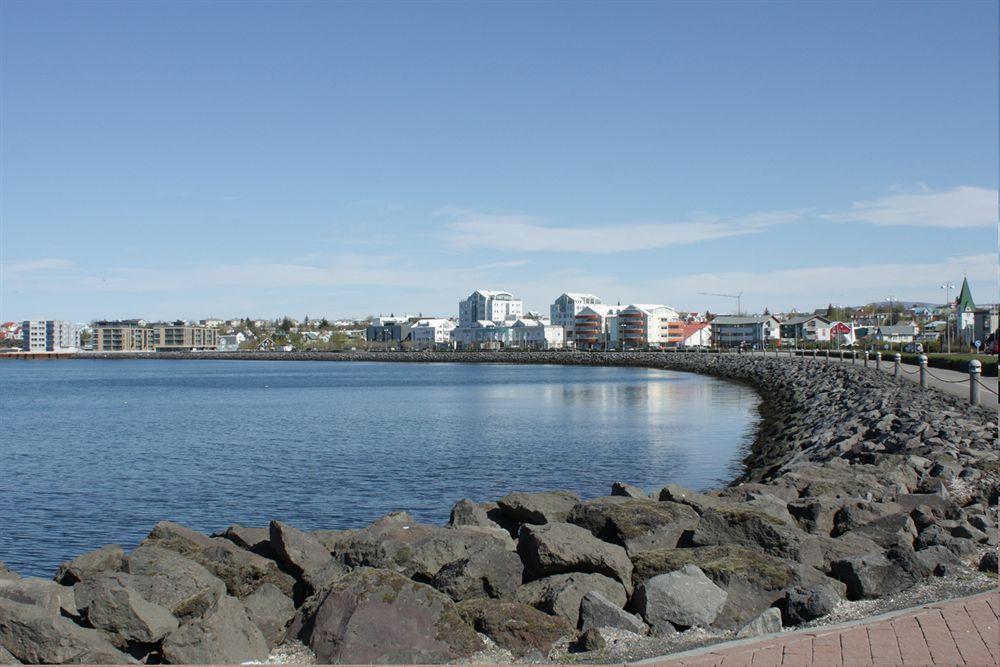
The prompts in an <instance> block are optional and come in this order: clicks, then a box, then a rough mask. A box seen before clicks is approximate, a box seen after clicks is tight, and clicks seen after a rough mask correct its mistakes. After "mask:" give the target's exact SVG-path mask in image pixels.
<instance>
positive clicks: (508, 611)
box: [458, 599, 573, 659]
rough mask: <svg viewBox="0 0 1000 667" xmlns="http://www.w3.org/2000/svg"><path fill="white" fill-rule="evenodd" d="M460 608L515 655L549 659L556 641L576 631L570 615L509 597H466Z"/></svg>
mask: <svg viewBox="0 0 1000 667" xmlns="http://www.w3.org/2000/svg"><path fill="white" fill-rule="evenodd" d="M458 612H459V613H460V614H461V615H462V617H463V618H464V619H466V621H467V622H469V623H470V624H471V625H472V627H473V628H475V630H476V632H480V633H482V634H484V635H486V636H487V637H489V638H490V639H492V640H493V641H494V642H496V644H497V645H498V646H499V647H500V648H504V649H507V650H508V651H510V652H511V653H512V654H513V655H514V657H515V658H523V657H525V656H535V657H537V658H539V659H545V658H546V657H547V656H548V654H549V651H551V650H552V645H553V644H555V643H556V642H557V641H559V640H560V639H562V638H563V637H567V636H570V635H572V634H573V628H572V627H571V626H570V624H569V622H568V621H566V619H564V618H562V617H560V616H551V615H549V614H545V613H542V612H541V611H538V610H537V609H535V608H534V607H531V606H528V605H526V604H521V603H519V602H512V601H509V600H486V599H477V600H466V601H464V602H461V603H459V605H458Z"/></svg>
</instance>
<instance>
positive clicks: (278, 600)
mask: <svg viewBox="0 0 1000 667" xmlns="http://www.w3.org/2000/svg"><path fill="white" fill-rule="evenodd" d="M243 606H244V607H245V608H246V613H247V617H248V618H249V619H250V621H251V622H252V623H253V624H254V625H256V626H257V629H258V630H260V632H261V634H262V635H263V636H264V639H265V641H267V645H268V647H269V648H274V647H275V646H277V645H278V644H280V643H281V641H282V640H283V639H284V637H285V630H287V629H288V626H289V625H290V624H291V622H292V619H293V618H294V617H295V603H294V602H292V599H291V598H290V597H288V596H287V595H285V594H284V593H282V592H281V590H280V589H278V587H277V586H275V585H274V584H262V585H261V587H260V588H258V589H257V590H256V591H254V592H253V594H252V595H250V596H249V597H248V598H247V599H245V600H244V601H243Z"/></svg>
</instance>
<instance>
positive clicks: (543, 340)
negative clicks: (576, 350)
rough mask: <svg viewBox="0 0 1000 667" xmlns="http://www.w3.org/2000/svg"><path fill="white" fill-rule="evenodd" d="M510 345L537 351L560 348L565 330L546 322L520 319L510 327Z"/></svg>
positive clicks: (559, 325) (563, 340) (560, 326)
mask: <svg viewBox="0 0 1000 667" xmlns="http://www.w3.org/2000/svg"><path fill="white" fill-rule="evenodd" d="M510 344H511V346H512V347H527V348H533V349H537V350H551V349H556V348H560V347H563V345H564V344H565V328H564V327H563V326H562V325H561V324H552V323H551V322H549V321H548V320H536V319H526V318H521V319H519V320H517V321H516V322H514V325H513V326H512V327H511V330H510Z"/></svg>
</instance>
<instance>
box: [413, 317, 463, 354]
mask: <svg viewBox="0 0 1000 667" xmlns="http://www.w3.org/2000/svg"><path fill="white" fill-rule="evenodd" d="M454 328H455V323H454V322H452V321H451V320H449V319H445V318H432V319H425V320H418V321H416V322H414V323H413V324H412V325H411V326H410V342H412V343H413V347H415V348H418V349H427V348H434V347H444V346H447V345H448V344H449V343H451V332H452V330H453V329H454Z"/></svg>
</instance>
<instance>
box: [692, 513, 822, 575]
mask: <svg viewBox="0 0 1000 667" xmlns="http://www.w3.org/2000/svg"><path fill="white" fill-rule="evenodd" d="M691 542H692V544H694V545H695V546H713V545H724V544H736V545H740V546H745V547H751V548H757V549H760V550H761V551H763V552H764V553H766V554H770V555H772V556H777V557H778V558H785V559H788V560H793V561H796V562H799V563H802V564H803V565H811V566H813V567H821V566H822V565H823V552H822V550H821V549H820V542H819V539H818V537H817V536H815V535H809V534H807V533H803V532H802V531H801V530H799V529H798V528H793V527H792V526H789V525H786V524H783V523H781V522H780V521H778V520H777V519H775V518H774V517H771V516H769V515H767V514H765V513H763V512H760V511H758V510H752V509H739V510H737V509H732V508H726V509H706V510H705V511H704V512H703V513H702V515H701V522H700V523H699V524H698V527H697V528H696V529H695V531H694V534H693V535H692V536H691Z"/></svg>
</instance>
